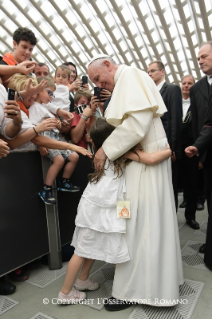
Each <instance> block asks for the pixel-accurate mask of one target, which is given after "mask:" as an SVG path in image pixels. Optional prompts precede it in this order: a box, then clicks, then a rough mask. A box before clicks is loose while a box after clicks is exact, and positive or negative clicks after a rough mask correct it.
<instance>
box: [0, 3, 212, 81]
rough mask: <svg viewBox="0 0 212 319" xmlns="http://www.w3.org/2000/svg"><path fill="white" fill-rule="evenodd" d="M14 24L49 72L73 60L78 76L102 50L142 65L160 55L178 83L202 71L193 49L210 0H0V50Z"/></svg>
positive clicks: (209, 30) (211, 18) (211, 9)
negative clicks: (30, 37) (29, 35)
mask: <svg viewBox="0 0 212 319" xmlns="http://www.w3.org/2000/svg"><path fill="white" fill-rule="evenodd" d="M18 27H27V28H29V29H31V30H32V31H33V32H34V33H35V35H36V37H37V39H38V43H37V45H36V47H35V48H34V50H33V55H32V58H33V59H34V60H35V61H36V62H44V63H47V64H48V65H49V67H50V70H51V72H52V74H53V73H54V70H55V68H56V67H57V66H58V65H60V64H61V63H62V62H65V61H72V62H73V63H75V64H76V65H77V70H78V75H79V76H80V77H81V75H83V74H86V69H87V68H86V66H87V63H88V61H89V59H90V58H91V57H93V56H94V55H96V54H97V53H105V54H108V55H110V56H112V57H113V58H114V60H115V61H116V62H117V63H125V64H127V65H133V66H136V67H138V68H140V69H141V70H144V71H146V70H147V66H148V64H149V63H150V62H151V61H152V60H161V61H162V62H163V63H164V64H165V70H166V81H167V82H169V83H176V84H179V85H180V79H181V77H182V76H183V75H185V74H192V75H193V76H194V77H195V78H196V79H197V80H198V79H200V78H201V77H202V75H203V74H202V73H201V72H200V70H199V65H198V62H197V52H198V49H199V45H200V44H201V43H202V42H203V41H207V40H211V38H212V0H49V1H48V0H42V1H40V0H0V39H1V41H0V54H4V53H6V52H8V51H12V34H13V32H14V31H15V30H16V29H17V28H18Z"/></svg>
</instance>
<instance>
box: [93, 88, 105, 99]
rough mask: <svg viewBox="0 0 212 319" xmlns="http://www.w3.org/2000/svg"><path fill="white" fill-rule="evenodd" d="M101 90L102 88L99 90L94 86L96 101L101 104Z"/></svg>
mask: <svg viewBox="0 0 212 319" xmlns="http://www.w3.org/2000/svg"><path fill="white" fill-rule="evenodd" d="M102 90H103V89H102V88H99V87H98V86H96V87H95V88H94V95H95V96H96V97H97V99H98V100H99V101H100V102H101V96H100V94H101V91H102Z"/></svg>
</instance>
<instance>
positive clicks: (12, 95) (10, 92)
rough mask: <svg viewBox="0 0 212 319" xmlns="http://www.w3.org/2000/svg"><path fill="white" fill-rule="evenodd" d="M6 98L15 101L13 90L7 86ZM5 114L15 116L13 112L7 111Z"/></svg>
mask: <svg viewBox="0 0 212 319" xmlns="http://www.w3.org/2000/svg"><path fill="white" fill-rule="evenodd" d="M7 99H8V101H15V90H13V89H9V88H8V96H7ZM7 115H10V116H11V115H12V116H15V115H16V114H14V113H7Z"/></svg>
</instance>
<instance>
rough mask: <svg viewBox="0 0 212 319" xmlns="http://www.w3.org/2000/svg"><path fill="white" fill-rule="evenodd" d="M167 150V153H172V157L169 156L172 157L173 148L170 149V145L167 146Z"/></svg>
mask: <svg viewBox="0 0 212 319" xmlns="http://www.w3.org/2000/svg"><path fill="white" fill-rule="evenodd" d="M166 149H167V151H168V152H169V153H170V155H169V156H172V150H171V148H170V145H169V144H167V147H166Z"/></svg>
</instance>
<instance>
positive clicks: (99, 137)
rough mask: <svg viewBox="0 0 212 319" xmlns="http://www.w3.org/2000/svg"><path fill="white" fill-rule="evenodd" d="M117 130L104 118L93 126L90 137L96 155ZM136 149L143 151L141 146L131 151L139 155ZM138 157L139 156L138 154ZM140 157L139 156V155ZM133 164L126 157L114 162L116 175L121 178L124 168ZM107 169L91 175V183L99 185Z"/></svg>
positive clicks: (99, 119)
mask: <svg viewBox="0 0 212 319" xmlns="http://www.w3.org/2000/svg"><path fill="white" fill-rule="evenodd" d="M114 130H115V127H114V126H113V125H111V124H109V123H107V121H106V120H105V119H104V118H102V117H101V118H98V119H97V120H96V122H95V123H94V124H93V126H92V128H91V130H90V137H91V138H92V141H93V144H94V150H95V153H96V152H97V151H98V149H99V148H100V147H101V146H102V144H103V143H104V141H105V140H106V139H107V137H108V136H109V135H110V134H111V133H112V132H113V131H114ZM136 149H140V150H141V146H140V145H139V144H138V145H136V146H134V147H133V148H132V149H131V150H130V151H132V152H133V153H135V154H137V152H136ZM137 155H138V154H137ZM138 157H139V155H138ZM130 162H131V160H130V159H125V158H124V155H123V156H121V157H119V158H117V159H116V160H115V161H113V164H114V174H115V175H116V178H117V177H121V176H122V174H123V168H124V167H125V166H126V165H127V164H129V163H130ZM104 170H105V167H103V168H102V169H101V170H100V171H98V172H96V171H95V172H94V173H92V174H89V181H90V182H91V183H97V182H98V181H99V180H100V178H101V177H102V176H103V175H104Z"/></svg>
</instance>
